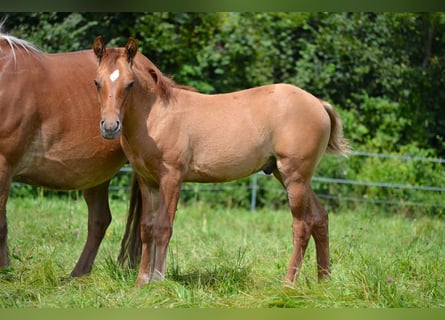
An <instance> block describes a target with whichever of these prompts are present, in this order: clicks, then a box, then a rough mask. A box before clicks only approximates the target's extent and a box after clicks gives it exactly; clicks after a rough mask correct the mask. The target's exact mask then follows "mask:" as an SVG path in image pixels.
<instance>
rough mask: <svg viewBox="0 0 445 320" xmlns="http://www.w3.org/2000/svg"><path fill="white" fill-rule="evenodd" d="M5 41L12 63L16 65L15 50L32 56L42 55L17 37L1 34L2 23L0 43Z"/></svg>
mask: <svg viewBox="0 0 445 320" xmlns="http://www.w3.org/2000/svg"><path fill="white" fill-rule="evenodd" d="M2 40H4V41H6V43H7V44H8V46H9V48H10V49H11V53H12V57H13V59H14V63H17V55H16V52H15V51H16V49H23V50H24V51H25V52H26V53H27V54H29V55H33V54H41V53H43V52H42V51H40V50H39V49H37V47H36V46H35V45H34V44H32V43H31V42H28V41H26V40H23V39H19V38H17V37H14V36H11V35H9V34H7V33H4V32H3V23H2V24H0V41H2ZM0 55H3V49H2V47H1V46H0Z"/></svg>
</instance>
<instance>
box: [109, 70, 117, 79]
mask: <svg viewBox="0 0 445 320" xmlns="http://www.w3.org/2000/svg"><path fill="white" fill-rule="evenodd" d="M117 78H119V70H118V69H116V70H114V71H113V73H112V74H110V80H111V82H114V81H116V79H117Z"/></svg>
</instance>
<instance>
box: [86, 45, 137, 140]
mask: <svg viewBox="0 0 445 320" xmlns="http://www.w3.org/2000/svg"><path fill="white" fill-rule="evenodd" d="M137 47H138V46H137V43H136V41H135V40H134V39H133V38H130V39H129V40H128V42H127V44H126V46H125V49H122V48H113V49H107V48H106V47H105V44H104V42H103V39H102V37H101V36H98V37H97V38H96V39H95V40H94V44H93V50H94V53H95V55H96V57H97V59H98V60H99V68H98V70H97V75H96V79H95V80H94V83H95V84H96V87H97V92H98V96H99V106H100V111H101V116H102V119H101V121H100V131H101V134H102V136H103V137H104V138H106V139H115V138H117V137H118V136H119V134H120V132H121V130H122V117H123V113H124V112H123V109H124V107H125V104H126V102H127V100H128V97H129V94H130V91H131V88H132V87H133V84H134V81H135V79H134V73H133V72H132V70H131V68H132V65H133V59H134V57H135V55H136V53H137Z"/></svg>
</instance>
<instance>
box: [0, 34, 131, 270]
mask: <svg viewBox="0 0 445 320" xmlns="http://www.w3.org/2000/svg"><path fill="white" fill-rule="evenodd" d="M96 69H97V61H96V57H95V56H94V54H93V53H92V52H91V50H87V51H79V52H72V53H64V54H45V53H43V52H41V51H39V50H37V49H36V48H35V47H34V46H33V45H32V44H31V43H29V42H27V41H24V40H21V39H18V38H16V37H13V36H9V35H5V34H1V33H0V113H1V117H2V121H1V123H0V269H1V268H7V267H8V266H9V257H8V246H7V222H6V202H7V199H8V195H9V191H10V187H11V180H12V178H13V177H16V178H17V179H19V180H21V181H23V182H26V183H29V184H32V185H35V186H42V187H46V188H51V189H57V190H72V189H83V190H84V191H83V196H84V198H85V201H86V203H87V206H88V236H87V240H86V244H85V247H84V249H83V251H82V253H81V255H80V258H79V260H78V262H77V264H76V266H75V267H74V269H73V271H72V272H71V275H72V276H81V275H83V274H86V273H89V272H90V271H91V268H92V265H93V262H94V259H95V257H96V254H97V251H98V249H99V245H100V243H101V241H102V239H103V237H104V234H105V230H106V229H107V227H108V225H109V223H110V221H111V214H110V208H109V205H108V184H109V181H110V179H111V177H112V176H113V175H114V174H115V173H116V172H118V171H119V169H120V168H121V167H122V165H123V164H124V163H126V162H127V159H126V157H125V155H124V153H123V152H122V149H121V147H120V144H119V142H118V141H107V140H104V139H103V138H102V137H101V135H100V131H99V126H98V122H99V120H100V113H99V109H98V103H97V93H96V89H95V87H94V84H93V82H92V78H94V76H95V73H96Z"/></svg>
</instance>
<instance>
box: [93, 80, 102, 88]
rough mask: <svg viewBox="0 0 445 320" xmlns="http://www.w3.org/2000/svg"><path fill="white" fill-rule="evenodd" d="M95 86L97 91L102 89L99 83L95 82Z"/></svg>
mask: <svg viewBox="0 0 445 320" xmlns="http://www.w3.org/2000/svg"><path fill="white" fill-rule="evenodd" d="M94 84H95V85H96V88H97V90H99V89H100V88H101V86H100V83H99V81H97V80H94Z"/></svg>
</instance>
